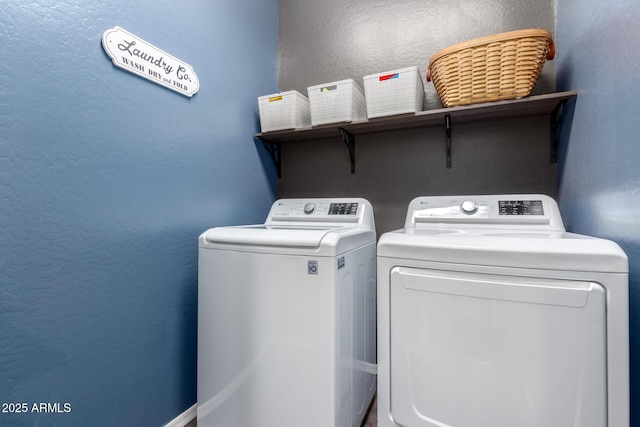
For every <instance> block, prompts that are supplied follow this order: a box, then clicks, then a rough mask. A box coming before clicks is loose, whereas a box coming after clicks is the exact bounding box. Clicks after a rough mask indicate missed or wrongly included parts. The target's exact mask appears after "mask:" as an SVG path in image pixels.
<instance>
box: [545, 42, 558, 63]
mask: <svg viewBox="0 0 640 427" xmlns="http://www.w3.org/2000/svg"><path fill="white" fill-rule="evenodd" d="M555 57H556V44H555V43H554V42H551V43H550V44H549V52H548V53H547V59H548V60H549V61H551V60H552V59H553V58H555Z"/></svg>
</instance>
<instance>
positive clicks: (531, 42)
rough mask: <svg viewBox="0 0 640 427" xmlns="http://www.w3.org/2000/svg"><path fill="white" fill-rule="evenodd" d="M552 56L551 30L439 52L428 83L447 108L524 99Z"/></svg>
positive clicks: (505, 35)
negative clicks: (431, 84) (431, 81)
mask: <svg viewBox="0 0 640 427" xmlns="http://www.w3.org/2000/svg"><path fill="white" fill-rule="evenodd" d="M554 56H555V45H554V43H553V39H552V37H551V33H549V32H548V31H546V30H538V29H529V30H519V31H510V32H507V33H500V34H495V35H492V36H487V37H481V38H479V39H474V40H470V41H467V42H464V43H459V44H456V45H453V46H450V47H448V48H446V49H443V50H441V51H439V52H437V53H436V54H435V55H433V56H432V57H431V60H430V61H429V68H428V69H427V81H430V80H433V84H434V85H435V87H436V91H437V92H438V96H439V97H440V100H441V101H442V105H444V106H445V107H453V106H456V105H469V104H477V103H480V102H490V101H498V100H502V99H514V98H521V97H523V96H527V95H529V94H530V93H531V91H532V90H533V86H534V85H535V84H536V80H538V76H539V75H540V71H541V70H542V66H543V65H544V62H545V59H549V60H551V59H553V58H554Z"/></svg>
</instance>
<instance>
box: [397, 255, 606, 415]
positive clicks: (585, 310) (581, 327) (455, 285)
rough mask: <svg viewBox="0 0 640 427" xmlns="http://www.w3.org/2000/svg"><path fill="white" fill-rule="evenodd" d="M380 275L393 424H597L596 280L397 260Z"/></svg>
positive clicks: (600, 335)
mask: <svg viewBox="0 0 640 427" xmlns="http://www.w3.org/2000/svg"><path fill="white" fill-rule="evenodd" d="M390 279H391V289H390V293H391V294H390V311H391V312H390V320H391V349H390V353H391V354H390V358H391V360H390V366H391V413H392V416H393V418H394V420H395V422H396V423H397V424H398V425H405V426H438V427H443V426H454V427H477V426H492V427H513V426H519V427H534V426H536V427H540V426H581V427H596V426H598V427H601V426H603V425H606V423H607V419H606V345H605V344H606V336H605V330H606V324H605V322H606V319H605V305H606V301H605V291H604V289H603V287H602V286H600V285H599V284H597V283H590V282H579V281H570V280H550V279H541V278H526V277H515V276H498V275H488V274H476V273H463V272H451V271H441V270H427V269H418V268H403V267H396V268H394V269H393V270H392V271H391V277H390Z"/></svg>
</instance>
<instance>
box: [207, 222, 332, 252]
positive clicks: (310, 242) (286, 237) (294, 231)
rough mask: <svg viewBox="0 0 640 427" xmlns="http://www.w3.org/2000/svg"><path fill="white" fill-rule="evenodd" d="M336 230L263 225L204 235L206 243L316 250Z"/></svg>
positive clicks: (228, 229) (222, 228)
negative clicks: (328, 234)
mask: <svg viewBox="0 0 640 427" xmlns="http://www.w3.org/2000/svg"><path fill="white" fill-rule="evenodd" d="M333 230H336V228H335V227H334V228H329V227H322V228H291V227H289V228H274V227H266V226H263V225H253V226H239V227H219V228H212V229H210V230H208V231H206V232H205V233H204V241H205V242H206V243H228V244H238V245H251V246H292V247H302V248H317V247H318V246H320V243H321V242H322V239H323V238H324V237H325V236H326V235H327V233H329V232H330V231H333Z"/></svg>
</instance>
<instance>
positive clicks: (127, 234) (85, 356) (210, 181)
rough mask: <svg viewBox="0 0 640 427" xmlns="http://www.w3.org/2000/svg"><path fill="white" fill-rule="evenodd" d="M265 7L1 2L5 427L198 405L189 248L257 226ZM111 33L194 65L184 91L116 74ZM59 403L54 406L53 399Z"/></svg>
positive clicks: (103, 420)
mask: <svg viewBox="0 0 640 427" xmlns="http://www.w3.org/2000/svg"><path fill="white" fill-rule="evenodd" d="M277 22H278V2H277V0H263V1H259V2H255V1H250V0H219V1H215V2H212V1H208V0H190V1H166V0H153V1H152V0H140V1H133V2H132V1H124V0H114V1H108V2H94V1H77V0H57V1H53V0H52V1H46V0H39V1H36V2H33V1H26V0H24V1H21V0H9V1H4V2H3V3H2V8H0V243H1V245H0V250H1V253H0V402H2V403H5V402H6V403H22V402H24V403H27V404H28V405H29V412H31V409H32V406H31V405H32V404H33V403H40V402H44V403H60V404H64V403H69V404H70V406H71V412H70V413H67V414H49V415H47V414H39V413H28V414H16V415H9V414H6V413H0V425H60V426H66V425H75V426H80V425H111V426H139V425H148V426H152V425H162V424H164V423H166V422H168V421H170V420H171V419H173V418H174V417H176V416H177V415H178V414H180V413H181V412H183V411H184V410H185V409H187V408H188V407H190V406H191V405H193V404H194V403H195V401H196V341H197V340H196V336H197V331H196V326H197V313H196V309H197V237H198V235H199V233H200V232H202V231H203V230H205V229H206V228H208V227H211V226H216V225H226V224H231V223H253V222H260V221H262V220H263V219H264V217H265V215H266V213H267V211H268V208H269V206H270V204H271V202H272V201H273V199H274V193H275V185H276V179H275V172H274V168H273V165H272V164H271V163H270V160H266V159H265V157H268V156H265V152H264V149H263V148H262V147H261V146H256V144H255V142H254V141H253V138H252V134H253V133H254V132H256V131H257V127H258V126H257V123H258V121H257V99H256V98H257V96H259V95H263V94H265V93H271V92H273V91H274V90H275V89H276V88H277V43H278V35H277ZM115 25H119V26H121V27H123V28H125V29H127V30H128V31H130V32H132V33H133V34H135V35H137V36H139V37H141V38H143V39H144V40H146V41H148V42H150V43H152V44H154V45H156V46H157V47H159V48H160V49H163V50H164V51H166V52H168V53H170V54H172V55H174V56H176V57H177V58H180V59H182V60H183V61H185V62H187V63H189V64H190V65H192V66H193V68H194V69H195V71H196V73H197V75H198V77H199V80H200V91H199V93H197V94H196V95H195V96H194V97H193V98H191V99H190V98H187V97H185V96H182V95H180V94H177V93H175V92H173V91H170V90H168V89H165V88H163V87H161V86H158V85H156V84H153V83H151V82H149V81H147V80H144V79H142V78H139V77H137V76H134V75H133V74H131V73H128V72H126V71H123V70H121V69H120V68H115V67H114V66H113V65H112V63H111V60H110V59H109V58H108V57H107V56H106V55H105V53H104V51H103V49H102V46H101V43H100V39H101V35H102V33H103V32H104V31H105V30H106V29H108V28H111V27H113V26H115ZM61 408H63V406H61Z"/></svg>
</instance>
